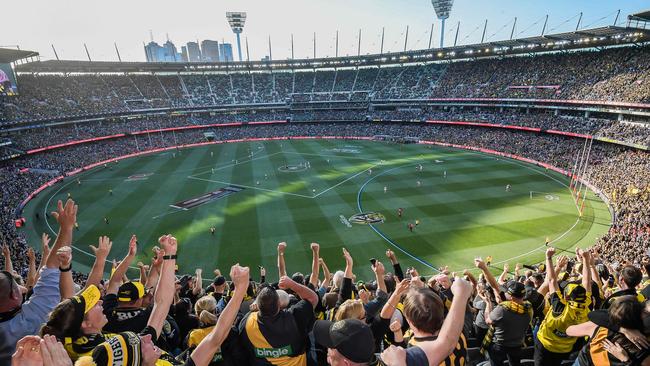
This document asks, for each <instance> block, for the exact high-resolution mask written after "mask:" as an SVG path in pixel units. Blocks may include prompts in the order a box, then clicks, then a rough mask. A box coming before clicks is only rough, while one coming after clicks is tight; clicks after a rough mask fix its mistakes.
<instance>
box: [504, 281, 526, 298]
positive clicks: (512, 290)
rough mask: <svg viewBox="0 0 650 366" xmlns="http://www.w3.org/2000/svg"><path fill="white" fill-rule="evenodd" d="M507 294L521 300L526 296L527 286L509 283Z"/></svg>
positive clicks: (514, 282) (513, 282)
mask: <svg viewBox="0 0 650 366" xmlns="http://www.w3.org/2000/svg"><path fill="white" fill-rule="evenodd" d="M507 292H508V294H510V296H512V297H516V298H519V299H521V298H523V297H524V296H525V295H526V286H524V284H523V283H521V282H517V281H509V282H508V286H507Z"/></svg>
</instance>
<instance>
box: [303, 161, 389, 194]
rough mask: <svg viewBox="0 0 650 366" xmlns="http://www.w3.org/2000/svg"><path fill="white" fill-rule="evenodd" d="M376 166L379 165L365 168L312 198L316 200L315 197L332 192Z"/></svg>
mask: <svg viewBox="0 0 650 366" xmlns="http://www.w3.org/2000/svg"><path fill="white" fill-rule="evenodd" d="M378 165H380V164H375V165H373V166H371V167H369V168H366V169H364V170H362V171H360V172H359V173H357V174H355V175H353V176H351V177H349V178H347V179H346V180H344V181H341V182H339V183H337V184H335V185H333V186H331V187H329V188H327V189H326V190H324V191H322V192H320V193H319V194H317V195H315V196H314V197H313V198H316V197H318V196H320V195H321V194H323V193H325V192H328V191H330V190H332V189H334V188H336V187H338V186H340V185H341V184H343V183H345V182H347V181H349V180H350V179H354V178H356V177H358V176H359V175H361V174H363V173H365V172H367V171H368V169H372V168H374V167H376V166H378Z"/></svg>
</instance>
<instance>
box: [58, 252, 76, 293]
mask: <svg viewBox="0 0 650 366" xmlns="http://www.w3.org/2000/svg"><path fill="white" fill-rule="evenodd" d="M56 256H57V258H59V270H60V271H61V273H60V274H59V290H60V291H61V299H69V298H71V297H72V296H74V280H73V279H72V248H70V247H69V246H65V247H63V248H61V249H59V250H58V251H57V252H56Z"/></svg>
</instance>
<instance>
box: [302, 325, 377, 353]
mask: <svg viewBox="0 0 650 366" xmlns="http://www.w3.org/2000/svg"><path fill="white" fill-rule="evenodd" d="M314 338H315V339H316V342H317V343H319V344H321V345H322V346H324V347H327V348H334V349H336V350H337V351H338V352H339V353H340V354H341V355H343V357H345V358H347V359H348V360H350V361H352V362H356V363H366V362H370V361H372V360H373V358H374V354H375V344H374V343H375V342H374V338H373V336H372V331H371V330H370V327H369V326H368V325H367V324H366V323H364V322H362V321H361V320H358V319H345V320H339V321H337V322H331V321H329V320H317V321H316V323H315V324H314Z"/></svg>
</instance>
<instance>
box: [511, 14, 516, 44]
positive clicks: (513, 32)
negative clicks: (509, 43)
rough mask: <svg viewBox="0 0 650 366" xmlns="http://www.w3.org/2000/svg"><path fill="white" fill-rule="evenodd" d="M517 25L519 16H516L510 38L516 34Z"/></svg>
mask: <svg viewBox="0 0 650 366" xmlns="http://www.w3.org/2000/svg"><path fill="white" fill-rule="evenodd" d="M516 26H517V17H515V22H514V23H512V32H510V39H512V37H513V36H514V35H515V27H516Z"/></svg>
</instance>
